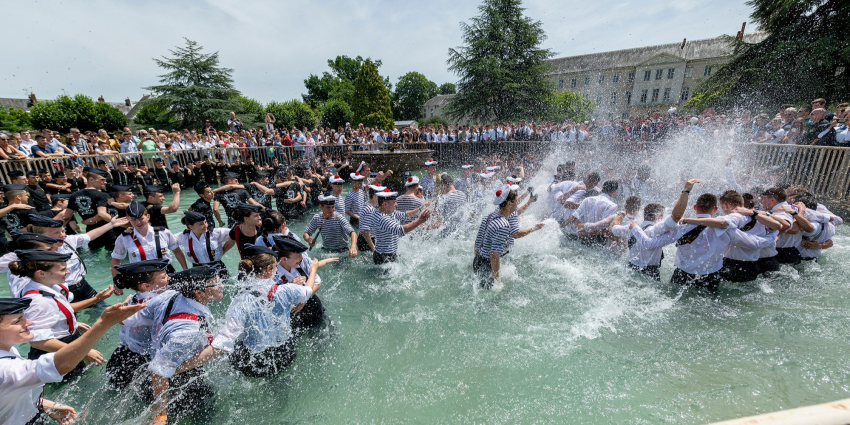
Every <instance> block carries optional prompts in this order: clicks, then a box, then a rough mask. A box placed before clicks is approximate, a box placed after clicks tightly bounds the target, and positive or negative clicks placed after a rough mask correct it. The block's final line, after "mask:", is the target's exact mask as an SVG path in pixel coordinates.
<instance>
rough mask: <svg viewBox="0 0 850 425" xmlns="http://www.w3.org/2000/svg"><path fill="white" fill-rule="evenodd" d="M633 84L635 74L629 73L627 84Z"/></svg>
mask: <svg viewBox="0 0 850 425" xmlns="http://www.w3.org/2000/svg"><path fill="white" fill-rule="evenodd" d="M634 82H635V73H634V72H630V73H629V83H634Z"/></svg>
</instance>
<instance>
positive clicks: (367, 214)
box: [360, 204, 378, 232]
mask: <svg viewBox="0 0 850 425" xmlns="http://www.w3.org/2000/svg"><path fill="white" fill-rule="evenodd" d="M376 212H378V210H377V209H375V207H373V206H371V205H369V204H363V209H362V210H360V231H361V232H363V231H364V230H368V231H370V232H371V231H372V216H373V215H374V214H375V213H376Z"/></svg>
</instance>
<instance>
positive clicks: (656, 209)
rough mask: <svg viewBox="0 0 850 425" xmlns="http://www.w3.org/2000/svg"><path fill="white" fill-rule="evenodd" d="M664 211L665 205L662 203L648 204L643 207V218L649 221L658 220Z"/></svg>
mask: <svg viewBox="0 0 850 425" xmlns="http://www.w3.org/2000/svg"><path fill="white" fill-rule="evenodd" d="M663 213H664V206H663V205H661V204H647V205H646V206H645V207H643V219H644V220H647V221H655V220H658V217H659V216H660V215H661V214H663Z"/></svg>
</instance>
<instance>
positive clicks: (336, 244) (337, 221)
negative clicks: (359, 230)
mask: <svg viewBox="0 0 850 425" xmlns="http://www.w3.org/2000/svg"><path fill="white" fill-rule="evenodd" d="M320 227H321V229H322V230H321V232H322V246H323V247H325V248H328V249H348V247H349V246H350V244H351V242H350V241H349V239H348V235H350V234H351V232H353V231H354V228H352V227H351V225H350V224H348V221H347V220H346V219H345V217H343V216H342V215H339V214H336V213H335V214H334V215H333V217H331V218H330V219H328V220H325V218H324V217H322V213H316V215H314V216H313V219H312V220H310V224H308V225H307V230H305V231H304V233H307V234H309V235H312V234H313V232H315V231H316V230H317V229H319V228H320Z"/></svg>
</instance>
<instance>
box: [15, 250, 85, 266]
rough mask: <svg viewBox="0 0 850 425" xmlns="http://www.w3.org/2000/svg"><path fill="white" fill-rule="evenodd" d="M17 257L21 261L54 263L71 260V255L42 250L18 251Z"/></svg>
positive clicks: (16, 252)
mask: <svg viewBox="0 0 850 425" xmlns="http://www.w3.org/2000/svg"><path fill="white" fill-rule="evenodd" d="M15 255H17V256H18V259H19V260H21V261H54V262H60V263H61V262H65V261H68V259H69V258H71V254H60V253H58V252H53V251H44V250H41V249H24V250H16V251H15Z"/></svg>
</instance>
